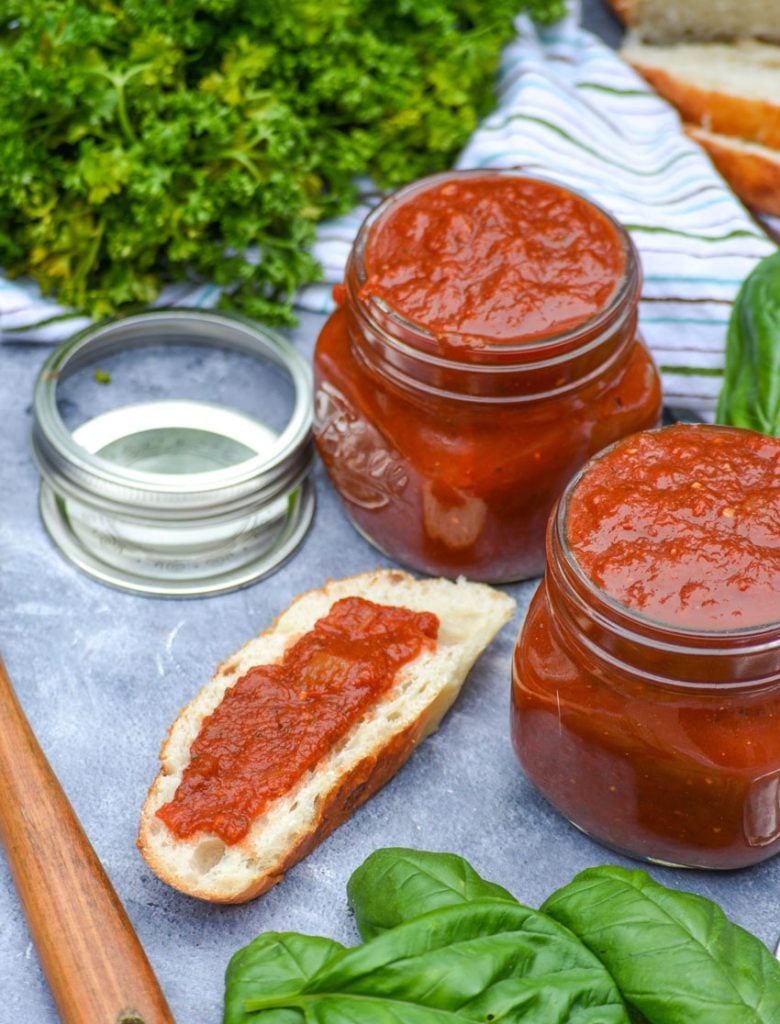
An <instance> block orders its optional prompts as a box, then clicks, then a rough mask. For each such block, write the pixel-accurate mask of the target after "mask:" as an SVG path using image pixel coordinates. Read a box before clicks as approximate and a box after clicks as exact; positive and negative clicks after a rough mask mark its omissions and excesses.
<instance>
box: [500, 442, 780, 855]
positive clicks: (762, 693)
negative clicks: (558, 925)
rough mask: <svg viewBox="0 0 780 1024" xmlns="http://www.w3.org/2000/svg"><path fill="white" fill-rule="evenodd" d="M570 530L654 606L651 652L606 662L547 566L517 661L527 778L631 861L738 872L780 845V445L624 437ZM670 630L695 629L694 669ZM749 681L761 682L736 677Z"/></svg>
mask: <svg viewBox="0 0 780 1024" xmlns="http://www.w3.org/2000/svg"><path fill="white" fill-rule="evenodd" d="M566 526H567V532H568V541H569V546H570V548H571V549H572V550H573V553H574V556H575V558H576V559H577V561H578V562H579V564H580V565H581V566H582V568H583V569H584V571H585V573H586V574H587V575H588V576H589V577H590V578H591V579H592V580H594V581H595V582H596V583H597V584H598V586H599V587H600V588H602V589H603V590H604V591H605V592H606V593H607V594H609V595H610V596H612V597H613V598H615V599H616V600H617V601H618V602H620V603H621V604H623V605H625V606H628V607H629V608H631V609H634V610H635V611H637V612H640V613H641V614H642V616H643V618H644V620H645V621H644V624H643V628H644V630H645V633H646V635H647V636H648V638H649V640H650V643H649V645H648V646H647V647H645V648H642V649H636V650H635V651H634V652H633V654H631V655H629V656H627V657H626V659H625V661H621V660H610V659H609V658H607V659H606V660H605V659H604V658H601V657H600V656H598V655H597V654H596V651H598V650H599V649H600V648H599V647H598V646H596V647H589V646H588V644H587V643H584V642H582V641H583V635H582V634H583V631H584V629H588V630H590V631H591V632H590V635H592V630H593V623H591V622H590V621H589V620H588V619H587V616H586V615H582V614H580V613H577V615H576V617H575V619H574V620H572V621H570V620H569V619H568V618H567V617H566V616H565V615H564V614H562V612H561V609H564V608H566V607H568V599H567V598H566V590H565V587H564V586H563V585H562V584H561V583H560V582H558V577H557V575H556V574H555V573H554V572H551V571H548V573H547V575H546V577H545V581H544V583H543V585H542V586H541V587H540V588H539V590H538V591H537V593H536V595H535V596H534V599H533V601H532V602H531V606H530V608H529V610H528V614H527V616H526V620H525V624H524V626H523V630H522V633H521V635H520V638H519V639H518V643H517V647H516V649H515V656H514V673H513V689H512V733H513V740H514V745H515V749H516V751H517V754H518V757H519V759H520V762H521V763H522V765H523V767H524V769H525V771H526V774H527V775H528V777H529V778H530V779H531V781H532V782H533V783H534V784H535V785H536V786H537V787H538V789H539V790H540V791H541V792H542V793H543V794H544V796H546V797H547V799H548V800H549V801H550V802H551V803H552V804H553V805H554V806H555V807H556V808H558V810H559V811H561V812H562V813H563V814H564V815H565V816H566V817H567V818H569V820H571V821H573V822H575V823H576V824H577V825H579V826H580V828H583V829H584V830H585V831H587V832H589V833H590V834H591V835H593V836H594V837H596V838H597V839H600V840H601V841H602V842H605V843H607V844H608V845H610V846H612V847H614V848H616V849H618V850H621V851H623V852H626V853H630V854H633V855H636V856H644V857H650V858H654V859H658V860H661V861H665V862H669V863H673V864H684V865H688V866H695V867H708V868H739V867H745V866H747V865H749V864H753V863H757V862H758V861H761V860H764V859H766V858H767V857H769V856H771V855H772V854H774V853H777V852H779V851H780V804H779V803H778V799H777V794H778V786H780V664H778V662H777V647H775V648H774V650H775V656H774V659H773V657H772V648H771V646H770V643H769V641H770V640H771V638H772V637H774V638H775V641H777V640H778V639H780V439H777V438H771V437H765V436H763V435H760V434H754V433H752V432H749V431H743V430H737V429H734V428H730V427H709V426H686V425H680V426H675V427H670V428H667V429H666V430H663V431H659V432H652V433H648V434H642V435H636V436H634V437H630V438H627V439H626V440H625V441H622V442H620V444H618V445H617V446H616V447H615V448H614V449H613V450H612V451H611V452H609V453H607V454H606V455H603V456H602V457H601V458H600V459H598V460H597V461H595V462H594V463H593V464H592V465H591V467H590V468H589V469H588V470H587V472H586V473H585V474H584V475H583V477H582V478H581V480H580V482H579V483H578V484H577V486H576V487H575V488H574V490H573V492H572V496H571V498H570V501H569V507H568V515H567V521H566ZM583 623H585V625H583ZM669 625H673V626H675V627H677V628H678V629H687V630H689V631H690V634H689V640H690V642H691V643H692V644H693V645H694V649H695V650H696V651H697V652H698V654H697V655H696V666H695V670H694V674H693V676H692V675H691V674H690V673H691V668H692V665H693V662H692V661H691V657H690V654H689V653H688V648H686V647H684V646H680V645H678V646H677V648H676V649H671V650H670V649H666V648H664V647H663V646H662V645H663V641H664V639H666V640H667V641H668V633H666V632H665V631H667V630H668V628H669ZM751 627H754V628H755V629H756V631H757V633H756V635H757V636H760V637H761V640H762V644H761V646H759V647H758V648H757V650H758V651H759V655H758V656H759V657H760V665H759V666H757V667H755V666H756V662H755V660H753V661H750V660H748V659H749V658H750V657H753V658H755V655H752V656H751V655H749V654H748V653H744V652H745V651H746V650H748V649H749V641H748V639H745V640H744V642H745V644H746V645H748V646H747V647H745V648H743V649H742V653H738V654H734V653H733V651H732V650H729V648H730V647H731V646H733V645H734V644H735V643H736V641H735V639H734V635H735V634H734V632H733V631H735V630H736V631H742V636H743V637H745V635H746V634H747V638H749V637H750V628H751ZM654 630H657V636H658V642H657V644H655V643H653V631H654ZM726 631H728V632H726ZM602 633H603V634H607V631H606V629H604V630H603V631H602ZM599 635H602V634H599ZM612 641H614V636H613V637H609V635H608V634H607V644H606V645H605V647H604V649H605V650H606V649H609V650H610V651H612V650H613V648H612V647H610V646H609V644H610V643H612ZM756 642H757V641H755V640H753V641H750V643H756ZM719 643H721V646H718V644H719ZM762 651H763V652H764V653H761V652H762ZM751 666H754V667H751ZM754 672H755V674H752V673H754ZM691 678H695V679H696V680H697V683H696V685H687V686H686V685H682V686H680V685H675V683H674V682H673V681H674V680H677V681H680V680H682V681H683V682H685V681H688V680H690V679H691ZM737 679H742V680H745V679H747V680H759V683H758V684H756V683H751V684H750V685H743V686H730V685H728V684H729V683H734V682H736V680H737ZM664 680H667V681H668V682H666V683H665V682H664ZM724 684H725V685H724Z"/></svg>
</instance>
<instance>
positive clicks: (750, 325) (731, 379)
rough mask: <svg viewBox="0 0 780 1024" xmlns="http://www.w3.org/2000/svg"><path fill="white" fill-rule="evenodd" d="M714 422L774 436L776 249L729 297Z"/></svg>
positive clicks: (779, 367)
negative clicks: (732, 299)
mask: <svg viewBox="0 0 780 1024" xmlns="http://www.w3.org/2000/svg"><path fill="white" fill-rule="evenodd" d="M716 421H717V422H718V423H726V424H729V425H731V426H735V427H748V428H750V429H751V430H758V431H760V432H761V433H763V434H771V435H773V436H775V437H780V252H777V253H774V254H773V255H772V256H767V257H766V259H763V260H762V261H761V262H760V263H759V264H758V265H757V266H756V267H755V269H754V270H753V271H752V272H751V273H750V274H749V275H748V277H747V278H746V279H745V282H744V284H743V285H742V287H741V288H740V290H739V294H738V295H737V298H736V300H735V302H734V306H733V308H732V310H731V318H730V320H729V329H728V336H727V340H726V368H725V374H724V379H723V387H722V389H721V393H720V399H719V401H718V411H717V416H716Z"/></svg>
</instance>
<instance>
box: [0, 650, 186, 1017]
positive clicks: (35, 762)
mask: <svg viewBox="0 0 780 1024" xmlns="http://www.w3.org/2000/svg"><path fill="white" fill-rule="evenodd" d="M0 792H2V797H0V840H2V842H3V845H4V846H5V849H6V854H7V857H8V863H9V865H10V868H11V874H12V875H13V879H14V882H15V883H16V888H17V890H18V892H19V897H20V899H21V901H22V906H23V907H24V910H25V913H26V915H27V921H28V924H29V926H30V933H31V934H32V937H33V940H34V941H35V945H36V946H37V947H38V955H39V956H40V959H41V963H42V965H43V969H44V972H45V974H46V978H47V980H48V982H49V986H50V987H51V991H52V994H53V996H54V1001H55V1002H56V1004H57V1009H58V1010H59V1013H60V1017H61V1018H62V1021H63V1024H173V1017H172V1015H171V1011H170V1010H169V1009H168V1004H167V1003H166V1001H165V997H164V996H163V994H162V991H161V990H160V986H159V984H158V982H157V979H156V978H155V976H154V972H153V971H152V968H151V965H150V963H149V961H148V960H147V958H146V954H145V953H144V951H143V949H142V948H141V944H140V942H139V941H138V937H137V936H136V934H135V932H134V931H133V926H132V925H131V924H130V921H129V919H128V917H127V914H126V913H125V910H124V907H123V906H122V904H121V903H120V902H119V898H118V897H117V895H116V893H115V892H114V889H113V887H112V885H111V882H110V881H109V879H108V876H107V875H106V873H105V871H104V870H103V866H102V865H101V863H100V861H99V860H98V858H97V855H96V853H95V851H94V850H93V849H92V846H91V845H90V842H89V840H88V839H87V837H86V835H85V834H84V830H83V829H82V827H81V825H80V823H79V820H78V818H77V817H76V814H75V812H74V810H73V808H72V807H71V805H70V803H69V801H68V798H67V797H66V796H65V793H64V792H63V790H62V787H61V786H60V784H59V782H58V781H57V777H56V776H55V774H54V772H53V771H52V769H51V766H50V764H49V762H48V761H47V760H46V757H45V755H44V753H43V751H42V750H41V748H40V746H39V745H38V741H37V740H36V738H35V736H34V735H33V731H32V729H31V728H30V725H29V723H28V721H27V719H26V718H25V716H24V712H23V711H22V709H21V706H20V705H19V701H18V700H17V699H16V695H15V693H14V691H13V687H12V686H11V681H10V679H9V678H8V674H7V672H6V669H5V665H4V664H3V662H2V659H0Z"/></svg>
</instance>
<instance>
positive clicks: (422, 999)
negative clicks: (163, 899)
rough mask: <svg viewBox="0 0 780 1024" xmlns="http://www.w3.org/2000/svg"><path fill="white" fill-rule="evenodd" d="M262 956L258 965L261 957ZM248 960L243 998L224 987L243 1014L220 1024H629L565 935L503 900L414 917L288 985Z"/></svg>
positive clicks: (608, 984) (593, 963) (597, 968)
mask: <svg viewBox="0 0 780 1024" xmlns="http://www.w3.org/2000/svg"><path fill="white" fill-rule="evenodd" d="M276 938H277V939H278V938H279V937H278V936H277V937H276ZM283 938H284V939H288V938H289V937H288V936H284V937H283ZM317 941H320V942H322V941H323V940H317ZM251 948H252V947H249V949H251ZM262 959H263V963H268V959H267V957H266V956H265V954H264V955H263V958H262ZM250 963H251V970H252V984H253V986H254V989H253V991H251V992H250V986H249V985H247V984H246V983H245V981H246V979H245V978H244V977H243V976H242V975H240V974H239V975H238V976H236V974H235V973H234V974H233V976H232V977H230V978H229V979H228V984H229V985H230V984H231V983H232V984H236V983H237V982H240V983H242V985H243V987H242V994H241V1000H242V1003H241V1005H242V1010H243V1014H244V1015H243V1016H241V1015H236V1014H235V1013H233V1015H232V1016H228V1017H226V1024H239V1022H241V1024H247V1022H257V1024H261V1022H262V1024H292V1022H293V1021H295V1022H296V1024H304V1022H306V1024H309V1022H311V1024H347V1022H349V1024H355V1022H363V1021H365V1022H367V1024H368V1022H370V1024H439V1022H441V1024H456V1022H458V1021H471V1022H477V1021H479V1022H482V1024H484V1022H485V1021H491V1020H495V1021H501V1022H502V1024H511V1022H518V1024H520V1022H521V1024H628V1019H629V1018H628V1015H627V1011H626V1008H625V1005H624V1003H623V1001H622V999H621V997H620V994H619V993H618V991H617V989H616V987H615V984H614V982H613V981H612V979H611V977H610V976H609V974H608V973H607V972H606V970H605V969H604V967H603V966H602V965H601V964H600V963H599V961H598V960H597V959H596V958H595V957H594V956H593V955H592V954H591V953H590V952H589V951H588V950H587V949H585V947H584V946H583V945H582V944H581V943H580V942H579V941H578V940H577V939H575V938H574V936H573V935H571V933H570V932H568V931H567V930H566V929H565V928H563V927H561V926H560V925H559V924H557V923H556V922H555V921H552V920H550V919H549V918H547V917H545V916H544V915H543V914H540V913H539V912H538V911H535V910H530V909H529V908H528V907H523V906H521V905H520V904H518V903H510V902H509V901H498V900H475V901H472V902H470V903H467V904H463V905H460V906H454V907H444V908H442V909H440V910H434V911H431V912H430V913H427V914H423V915H421V916H419V917H416V918H414V919H413V920H411V921H407V922H406V923H404V924H401V925H398V927H396V928H393V929H392V930H390V931H386V932H384V933H383V934H381V935H379V936H377V937H376V938H374V939H372V940H371V941H369V942H367V943H366V944H365V945H363V946H358V947H356V948H354V949H350V950H348V951H347V952H345V953H343V954H339V955H335V956H332V957H326V958H325V962H324V964H323V966H322V967H321V968H320V969H319V970H318V971H317V973H316V974H315V975H314V976H310V977H308V978H306V977H305V975H306V974H307V973H308V971H307V970H304V971H303V972H301V975H300V977H301V981H300V984H298V985H296V986H293V985H291V984H290V983H291V982H292V981H293V979H292V975H291V972H290V971H289V970H288V969H287V967H288V965H287V964H285V969H284V971H283V972H282V973H283V974H284V978H283V980H282V983H281V984H280V976H279V972H278V971H277V970H276V965H275V962H274V961H273V960H272V961H271V963H270V967H271V974H270V978H269V981H268V982H267V981H266V979H265V977H264V976H263V970H262V968H261V969H258V964H257V963H256V962H254V961H253V960H252V957H247V959H246V960H245V961H244V965H243V966H244V970H245V971H248V970H249V968H250ZM307 968H308V962H307ZM230 995H231V1005H232V1006H235V1005H236V1000H235V997H234V996H233V994H232V993H231V994H230ZM296 1012H297V1014H298V1016H297V1017H295V1016H293V1015H292V1014H294V1013H296Z"/></svg>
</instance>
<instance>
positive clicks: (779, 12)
mask: <svg viewBox="0 0 780 1024" xmlns="http://www.w3.org/2000/svg"><path fill="white" fill-rule="evenodd" d="M608 2H609V4H610V6H611V7H612V8H613V9H614V10H615V13H616V14H617V15H618V17H619V18H621V20H622V21H623V22H624V23H625V24H626V25H630V26H632V27H635V28H636V29H637V31H638V32H639V34H640V35H641V37H642V39H644V40H645V41H646V42H653V43H672V42H680V41H682V40H690V39H697V40H707V39H737V38H740V37H744V36H753V37H756V38H759V39H769V40H776V41H780V3H778V0H608Z"/></svg>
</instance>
